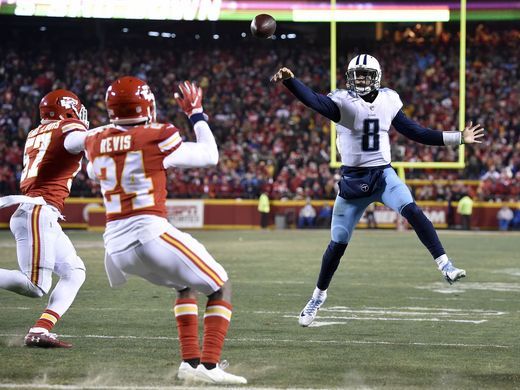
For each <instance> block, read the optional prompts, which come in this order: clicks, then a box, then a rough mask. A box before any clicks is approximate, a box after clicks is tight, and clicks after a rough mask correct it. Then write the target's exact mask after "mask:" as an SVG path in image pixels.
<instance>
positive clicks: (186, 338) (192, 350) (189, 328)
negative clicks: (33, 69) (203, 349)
mask: <svg viewBox="0 0 520 390" xmlns="http://www.w3.org/2000/svg"><path fill="white" fill-rule="evenodd" d="M173 311H174V313H175V320H176V321H177V330H178V332H179V343H180V345H181V356H182V360H190V359H199V358H200V347H199V317H198V308H197V300H196V299H190V298H184V299H177V301H175V307H174V309H173Z"/></svg>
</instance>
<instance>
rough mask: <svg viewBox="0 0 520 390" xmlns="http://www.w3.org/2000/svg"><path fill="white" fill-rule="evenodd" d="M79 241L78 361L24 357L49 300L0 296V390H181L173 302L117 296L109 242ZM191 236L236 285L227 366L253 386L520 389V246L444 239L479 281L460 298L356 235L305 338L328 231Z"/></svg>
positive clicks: (155, 291) (130, 287) (426, 268)
mask: <svg viewBox="0 0 520 390" xmlns="http://www.w3.org/2000/svg"><path fill="white" fill-rule="evenodd" d="M68 234H69V236H70V237H71V239H72V241H73V242H74V243H75V245H76V247H77V249H78V253H79V255H80V256H81V257H82V258H83V260H84V261H85V263H86V264H87V268H88V271H87V281H86V282H85V284H84V286H83V288H82V289H81V291H80V292H79V295H78V297H77V299H76V301H75V302H74V304H73V306H72V307H71V308H70V310H69V311H68V312H67V313H66V315H65V316H64V317H63V319H62V320H61V321H60V322H59V323H58V325H57V326H56V328H55V331H56V332H57V333H58V334H60V335H62V337H63V339H64V340H67V341H70V342H72V343H74V348H73V349H71V350H39V349H38V350H37V349H29V348H26V347H22V338H23V335H24V334H25V332H26V331H27V329H28V327H30V326H31V325H32V324H33V323H34V321H35V320H36V319H37V317H38V316H39V314H40V313H41V311H42V310H43V309H44V307H45V304H46V301H47V298H44V299H43V300H42V299H30V298H25V297H22V296H18V295H16V294H13V293H10V292H6V291H0V388H23V389H31V388H48V389H83V388H85V389H88V388H90V389H126V388H136V389H144V388H147V389H159V388H161V389H162V388H173V387H175V388H177V387H179V386H182V385H183V384H182V383H181V382H179V381H178V380H177V379H176V378H175V374H176V371H177V367H178V365H179V363H180V358H179V352H178V347H177V339H176V328H175V322H174V319H173V315H172V299H173V297H174V293H173V292H172V291H169V290H167V289H165V288H161V287H158V286H154V285H151V284H149V283H147V282H145V281H143V280H140V279H137V278H133V279H131V280H130V281H129V283H127V285H125V286H123V287H122V288H119V289H110V288H109V286H108V282H107V279H106V276H105V272H104V267H103V247H102V238H101V235H100V234H96V233H85V232H69V233H68ZM193 235H194V236H195V237H197V238H198V239H199V240H200V241H201V242H202V243H204V244H205V245H206V247H207V248H208V249H209V251H210V252H211V253H212V254H213V255H214V256H215V257H216V258H217V259H218V260H219V261H220V262H221V263H222V264H223V265H224V266H225V268H226V269H227V271H228V273H229V275H230V278H231V280H232V283H233V292H234V300H233V305H234V312H233V320H232V323H231V328H230V332H229V334H228V341H227V344H226V346H225V349H224V353H223V358H225V359H227V360H228V361H229V363H230V367H229V369H228V370H229V371H230V372H233V373H236V374H239V375H243V376H246V377H247V378H248V380H249V384H248V385H247V387H254V388H320V389H321V388H341V389H379V388H388V389H423V388H426V389H484V388H496V389H519V388H520V306H519V302H520V251H519V249H520V244H519V242H520V235H519V234H514V233H505V234H500V233H458V232H441V233H440V235H441V239H442V241H443V243H444V246H445V247H446V249H447V250H448V254H449V255H450V257H452V258H453V259H454V260H455V264H456V265H457V266H458V267H461V268H465V269H466V271H467V273H468V277H467V278H466V279H463V280H462V281H461V282H460V283H457V284H455V285H453V286H449V285H448V284H447V283H446V282H444V281H443V280H442V279H441V275H440V272H439V271H437V269H436V267H435V266H434V263H433V261H432V260H431V258H430V256H429V254H428V253H427V252H426V250H425V249H424V248H423V247H422V245H420V243H419V241H418V239H417V238H416V236H415V235H414V234H413V233H411V232H405V233H398V232H395V231H358V232H356V234H355V236H354V238H353V241H352V243H351V244H350V245H349V248H348V249H347V254H346V255H345V257H344V259H343V261H342V263H341V265H340V268H339V270H338V272H337V273H336V276H335V278H334V280H333V283H332V286H331V287H330V289H329V298H328V300H327V303H326V305H325V306H324V308H323V309H322V310H321V311H320V312H319V314H318V318H317V319H316V321H315V323H314V325H316V326H313V327H309V328H302V327H299V326H298V320H297V315H298V313H299V311H300V310H301V308H302V307H303V306H304V304H305V303H306V302H307V299H308V298H309V295H310V294H311V292H312V290H313V288H314V284H315V281H316V276H317V273H318V270H319V265H320V260H321V255H322V253H323V250H324V249H325V247H326V245H327V243H328V241H329V233H328V232H327V231H325V230H323V231H321V230H320V231H317V230H314V231H310V230H309V231H294V230H293V231H266V232H262V231H207V232H206V231H204V232H202V231H201V232H198V231H197V232H194V233H193ZM0 253H1V255H0V267H2V268H10V269H14V268H16V267H17V263H16V257H15V248H14V241H13V239H12V238H11V236H10V234H9V233H8V232H7V231H3V232H0ZM200 301H201V305H200V309H199V312H200V313H202V312H203V307H202V302H204V301H205V299H204V297H201V300H200Z"/></svg>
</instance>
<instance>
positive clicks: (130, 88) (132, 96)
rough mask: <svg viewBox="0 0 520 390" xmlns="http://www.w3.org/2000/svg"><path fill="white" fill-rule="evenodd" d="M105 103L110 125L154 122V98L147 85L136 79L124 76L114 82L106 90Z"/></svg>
mask: <svg viewBox="0 0 520 390" xmlns="http://www.w3.org/2000/svg"><path fill="white" fill-rule="evenodd" d="M105 102H106V105H107V110H108V117H109V118H110V122H112V123H115V124H118V125H130V124H135V123H141V122H145V121H146V122H155V97H154V95H153V93H152V90H151V89H150V87H149V86H148V84H146V83H145V82H144V81H143V80H140V79H138V78H137V77H131V76H124V77H120V78H118V79H117V80H116V81H114V82H113V83H112V85H110V87H108V89H107V94H106V96H105Z"/></svg>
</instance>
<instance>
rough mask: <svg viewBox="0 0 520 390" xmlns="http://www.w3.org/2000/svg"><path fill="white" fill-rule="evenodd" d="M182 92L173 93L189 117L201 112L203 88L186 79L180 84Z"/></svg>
mask: <svg viewBox="0 0 520 390" xmlns="http://www.w3.org/2000/svg"><path fill="white" fill-rule="evenodd" d="M179 89H180V91H181V93H180V94H179V93H178V92H175V94H174V95H173V96H174V97H175V100H177V104H178V105H179V107H180V108H181V109H182V111H184V112H185V114H186V115H188V117H190V116H192V115H193V114H201V113H202V111H203V109H202V88H200V87H197V86H196V85H195V84H192V83H190V82H189V81H185V82H184V83H182V84H179Z"/></svg>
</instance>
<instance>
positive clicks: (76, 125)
mask: <svg viewBox="0 0 520 390" xmlns="http://www.w3.org/2000/svg"><path fill="white" fill-rule="evenodd" d="M60 128H61V131H62V132H63V133H68V132H69V131H73V130H77V131H87V127H86V126H85V124H84V123H83V122H82V121H80V120H78V119H63V120H61V123H60Z"/></svg>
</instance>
